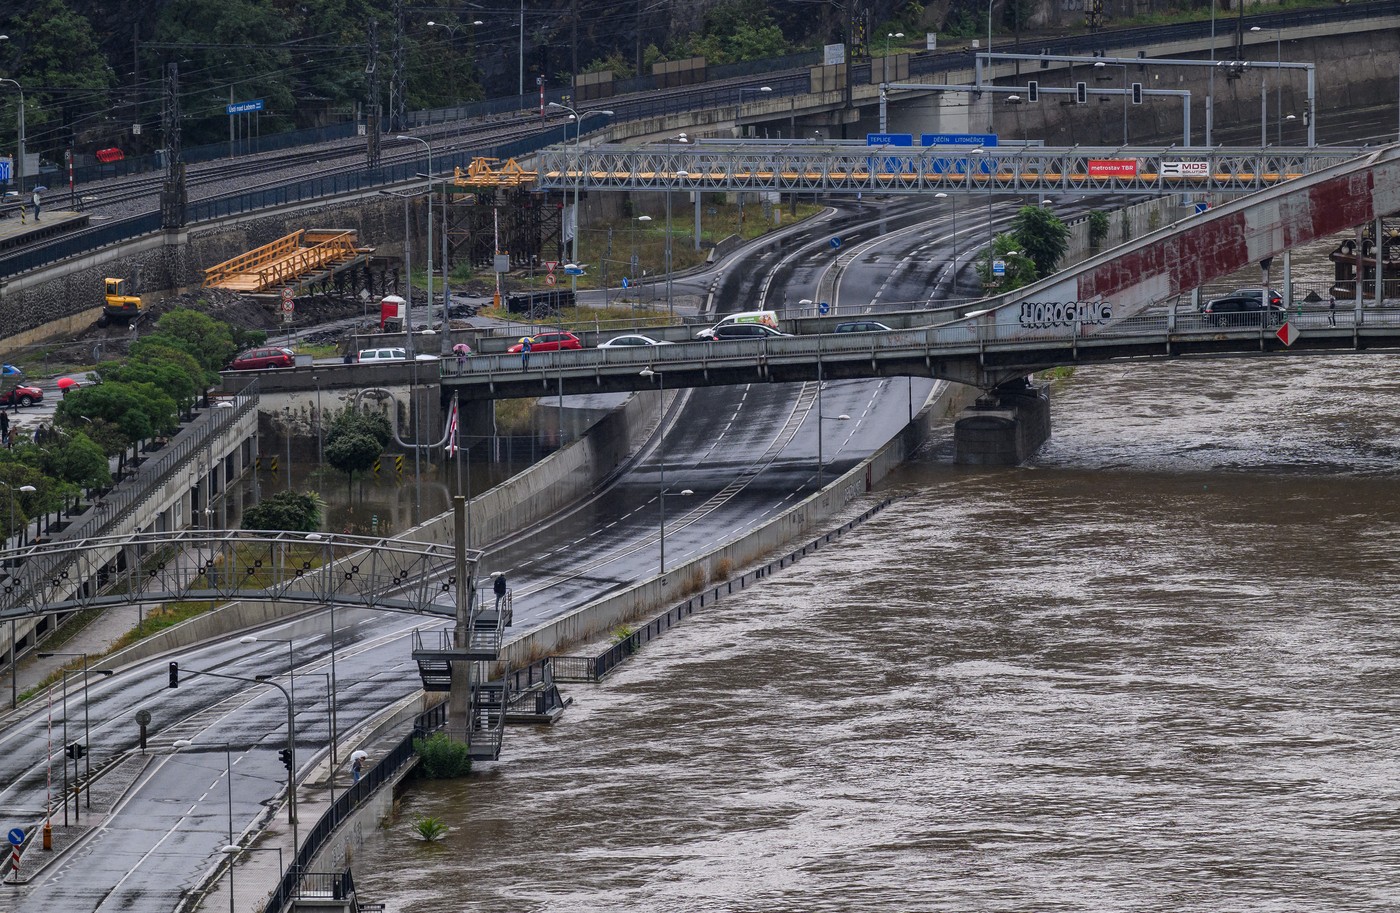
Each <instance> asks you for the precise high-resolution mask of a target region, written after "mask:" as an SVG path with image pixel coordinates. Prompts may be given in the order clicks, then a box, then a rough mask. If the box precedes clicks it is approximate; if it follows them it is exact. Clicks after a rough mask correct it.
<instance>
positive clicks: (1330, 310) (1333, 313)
mask: <svg viewBox="0 0 1400 913" xmlns="http://www.w3.org/2000/svg"><path fill="white" fill-rule="evenodd" d="M1327 325H1328V326H1330V327H1334V326H1336V325H1337V296H1336V295H1328V296H1327Z"/></svg>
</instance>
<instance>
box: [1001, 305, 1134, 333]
mask: <svg viewBox="0 0 1400 913" xmlns="http://www.w3.org/2000/svg"><path fill="white" fill-rule="evenodd" d="M1112 316H1113V314H1112V306H1111V305H1110V304H1109V303H1108V302H1107V301H1023V302H1021V326H1022V327H1024V328H1025V329H1028V330H1038V329H1044V328H1046V327H1067V326H1073V325H1074V324H1076V323H1079V324H1099V323H1108V321H1109V319H1110V318H1112Z"/></svg>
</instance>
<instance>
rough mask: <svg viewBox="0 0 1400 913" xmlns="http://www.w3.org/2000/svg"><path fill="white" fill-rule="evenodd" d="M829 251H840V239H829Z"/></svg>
mask: <svg viewBox="0 0 1400 913" xmlns="http://www.w3.org/2000/svg"><path fill="white" fill-rule="evenodd" d="M831 249H832V250H840V249H841V239H840V238H832V239H831Z"/></svg>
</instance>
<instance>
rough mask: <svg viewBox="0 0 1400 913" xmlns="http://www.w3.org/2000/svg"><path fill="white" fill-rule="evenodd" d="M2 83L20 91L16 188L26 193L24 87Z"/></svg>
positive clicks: (5, 36) (7, 81)
mask: <svg viewBox="0 0 1400 913" xmlns="http://www.w3.org/2000/svg"><path fill="white" fill-rule="evenodd" d="M9 37H10V36H9V35H0V39H8V38H9ZM0 83H9V84H10V85H12V86H14V87H15V89H16V90H18V91H19V115H18V117H17V118H16V119H17V120H18V121H19V159H18V161H16V162H15V186H16V187H18V188H19V190H20V193H23V192H24V87H23V86H21V85H20V84H19V83H18V82H16V81H15V80H13V79H0Z"/></svg>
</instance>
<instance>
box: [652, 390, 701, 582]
mask: <svg viewBox="0 0 1400 913" xmlns="http://www.w3.org/2000/svg"><path fill="white" fill-rule="evenodd" d="M639 373H640V374H641V376H642V377H655V378H656V385H657V389H658V391H659V395H660V398H661V406H660V411H661V413H662V422H661V430H660V432H659V436H658V438H657V445H656V447H657V458H658V465H659V466H660V472H661V475H660V479H661V481H660V482H659V484H658V486H657V498H656V502H657V506H658V509H659V510H660V512H661V573H662V574H663V575H664V574H665V573H666V498H668V497H676V496H678V495H679V496H689V495H693V494H695V492H693V491H691V490H690V489H689V488H686V489H684V490H682V491H676V492H670V491H667V490H666V423H665V415H664V413H665V410H666V375H665V373H663V372H661V371H653V370H652V369H651V368H643V369H642V370H641V371H640V372H639Z"/></svg>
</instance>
